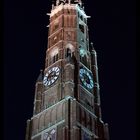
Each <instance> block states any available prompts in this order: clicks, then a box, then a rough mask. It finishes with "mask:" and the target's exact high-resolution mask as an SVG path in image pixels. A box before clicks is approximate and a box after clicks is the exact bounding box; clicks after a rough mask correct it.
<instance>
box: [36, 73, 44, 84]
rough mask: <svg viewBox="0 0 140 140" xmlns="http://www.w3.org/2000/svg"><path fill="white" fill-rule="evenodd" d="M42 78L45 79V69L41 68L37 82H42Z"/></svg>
mask: <svg viewBox="0 0 140 140" xmlns="http://www.w3.org/2000/svg"><path fill="white" fill-rule="evenodd" d="M42 80H43V70H40V74H39V76H38V78H37V82H42Z"/></svg>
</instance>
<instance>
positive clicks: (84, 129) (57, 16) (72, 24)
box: [26, 0, 109, 140]
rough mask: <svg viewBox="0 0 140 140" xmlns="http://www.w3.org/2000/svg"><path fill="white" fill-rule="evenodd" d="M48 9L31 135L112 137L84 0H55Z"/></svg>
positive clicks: (34, 139) (42, 139)
mask: <svg viewBox="0 0 140 140" xmlns="http://www.w3.org/2000/svg"><path fill="white" fill-rule="evenodd" d="M48 15H49V16H50V24H49V26H48V27H49V33H48V47H47V50H46V59H45V69H44V70H42V71H41V72H40V75H39V77H38V79H37V81H36V87H35V98H34V109H33V116H32V118H31V119H30V120H28V121H27V128H26V140H109V134H108V125H107V124H104V122H103V121H102V116H101V107H100V93H99V80H98V67H97V54H96V51H95V49H94V47H93V44H92V43H89V36H88V26H87V19H88V18H89V16H87V15H86V13H85V11H84V8H83V5H82V1H81V0H56V3H55V4H53V5H52V10H51V13H49V14H48ZM89 44H90V45H89Z"/></svg>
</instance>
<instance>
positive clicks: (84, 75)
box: [79, 68, 93, 89]
mask: <svg viewBox="0 0 140 140" xmlns="http://www.w3.org/2000/svg"><path fill="white" fill-rule="evenodd" d="M79 74H80V79H81V81H82V83H83V84H84V86H86V87H87V88H89V89H92V88H93V78H92V76H91V74H90V73H89V72H88V71H87V70H86V69H83V68H81V69H80V72H79Z"/></svg>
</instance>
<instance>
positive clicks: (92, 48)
mask: <svg viewBox="0 0 140 140" xmlns="http://www.w3.org/2000/svg"><path fill="white" fill-rule="evenodd" d="M90 45H91V49H92V50H94V47H93V42H91V43H90Z"/></svg>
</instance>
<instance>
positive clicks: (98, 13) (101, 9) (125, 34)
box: [3, 0, 136, 140]
mask: <svg viewBox="0 0 140 140" xmlns="http://www.w3.org/2000/svg"><path fill="white" fill-rule="evenodd" d="M83 1H84V2H85V11H86V13H87V15H89V16H91V17H92V18H91V19H89V22H88V25H89V31H90V41H93V43H94V47H95V49H96V51H97V55H98V68H99V81H100V91H101V101H102V102H101V104H102V114H103V121H104V122H108V123H109V129H110V140H135V139H136V136H135V121H136V114H135V111H136V108H135V104H136V103H135V95H136V56H135V55H136V41H135V34H136V23H135V1H133V0H131V1H130V0H83ZM50 9H51V0H4V6H3V13H4V16H3V17H4V30H3V31H4V32H3V33H4V44H3V46H4V63H3V64H4V140H24V137H25V128H26V120H27V119H29V118H30V117H31V116H32V110H33V98H34V87H35V81H36V79H37V77H38V74H39V71H40V69H41V68H43V67H44V61H45V50H46V48H47V45H46V44H47V34H48V33H47V28H46V26H47V25H48V24H49V17H48V16H46V13H49V12H50Z"/></svg>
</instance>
